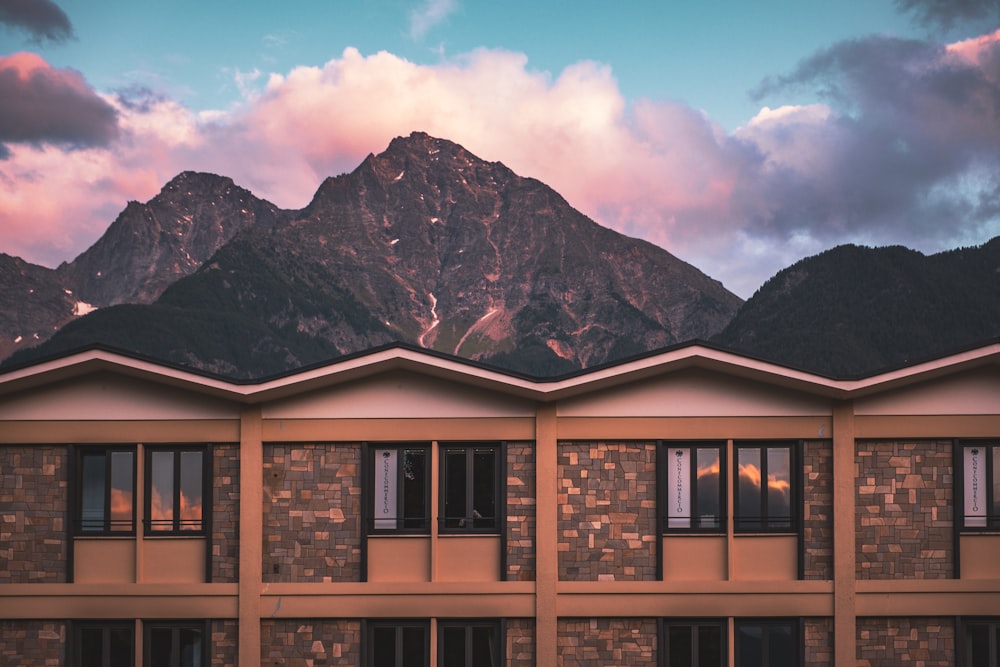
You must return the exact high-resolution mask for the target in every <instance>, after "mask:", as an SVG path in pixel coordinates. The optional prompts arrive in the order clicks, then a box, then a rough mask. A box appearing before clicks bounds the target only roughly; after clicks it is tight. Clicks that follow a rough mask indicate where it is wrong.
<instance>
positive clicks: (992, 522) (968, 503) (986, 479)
mask: <svg viewBox="0 0 1000 667" xmlns="http://www.w3.org/2000/svg"><path fill="white" fill-rule="evenodd" d="M958 451H959V453H960V457H961V459H960V460H959V461H958V462H956V466H957V467H959V468H960V469H961V470H962V476H961V482H960V483H961V485H962V496H963V503H962V506H963V508H964V510H963V512H962V518H961V523H960V525H961V527H962V528H973V529H975V528H985V529H993V530H996V529H1000V445H998V444H994V443H984V442H966V443H961V445H960V446H959V448H958Z"/></svg>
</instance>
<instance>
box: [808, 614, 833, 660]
mask: <svg viewBox="0 0 1000 667" xmlns="http://www.w3.org/2000/svg"><path fill="white" fill-rule="evenodd" d="M802 634H803V635H804V641H805V646H804V647H803V650H804V651H805V656H804V657H805V662H804V664H806V665H809V667H833V619H832V618H806V619H804V620H803V633H802Z"/></svg>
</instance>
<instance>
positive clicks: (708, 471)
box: [697, 449, 722, 528]
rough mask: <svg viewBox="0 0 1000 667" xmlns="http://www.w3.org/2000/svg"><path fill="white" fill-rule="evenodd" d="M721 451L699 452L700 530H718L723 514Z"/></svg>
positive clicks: (707, 450) (705, 450) (698, 522)
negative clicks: (720, 482) (720, 491)
mask: <svg viewBox="0 0 1000 667" xmlns="http://www.w3.org/2000/svg"><path fill="white" fill-rule="evenodd" d="M719 461H720V459H719V450H718V449H699V450H698V472H697V475H698V482H697V484H698V518H697V527H698V528H718V527H720V525H721V523H720V519H721V514H722V512H721V511H720V507H719V472H720V470H719Z"/></svg>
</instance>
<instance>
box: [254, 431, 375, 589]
mask: <svg viewBox="0 0 1000 667" xmlns="http://www.w3.org/2000/svg"><path fill="white" fill-rule="evenodd" d="M360 580H361V446H360V445H358V444H340V443H338V444H330V443H325V444H304V445H302V444H295V445H291V444H265V446H264V581H268V582H271V581H285V582H310V581H313V582H324V581H325V582H336V581H360Z"/></svg>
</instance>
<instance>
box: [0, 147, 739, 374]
mask: <svg viewBox="0 0 1000 667" xmlns="http://www.w3.org/2000/svg"><path fill="white" fill-rule="evenodd" d="M0 259H4V258H0ZM14 260H16V258H11V260H10V261H9V262H7V264H9V265H10V266H9V267H8V266H7V264H4V263H3V262H0V270H3V271H4V277H5V283H4V285H3V287H2V289H0V302H2V300H3V299H4V297H5V296H8V297H11V296H17V295H18V294H20V295H21V296H24V295H26V294H27V295H28V297H27V298H28V299H29V300H31V299H32V298H35V297H34V296H33V295H35V294H37V295H38V297H37V299H38V300H39V301H40V302H41V300H43V299H44V303H46V304H48V306H47V309H46V308H42V307H41V306H39V307H38V308H36V309H35V310H34V312H35V313H36V317H33V318H31V320H30V321H28V322H25V321H24V318H21V319H16V318H9V317H8V318H6V319H5V318H4V314H3V313H0V328H2V330H0V337H2V339H3V340H4V341H5V342H6V341H13V340H15V339H18V337H20V340H19V342H18V343H17V344H16V345H11V344H8V346H7V348H3V349H0V354H6V353H7V352H9V351H11V350H16V349H19V348H23V347H26V346H27V344H28V343H31V344H33V343H37V342H39V341H42V340H44V339H46V338H49V336H50V335H51V334H52V333H53V332H55V331H57V330H58V332H57V333H55V335H53V336H52V337H51V339H50V340H48V341H47V342H44V343H43V344H42V345H39V346H37V347H35V348H33V349H32V350H31V351H29V352H20V353H18V354H17V355H16V356H15V357H14V358H13V359H12V360H11V361H14V362H15V363H18V362H21V361H27V360H28V359H30V358H35V357H37V356H39V355H48V354H54V353H58V352H62V351H66V350H69V349H73V348H76V347H80V346H84V345H90V344H95V343H100V344H106V345H111V346H114V347H118V348H122V349H125V350H128V351H132V352H135V353H139V354H143V355H147V356H151V357H154V358H158V359H162V360H164V361H169V362H174V363H179V364H183V365H186V366H189V367H193V368H198V369H202V370H207V371H211V372H215V373H219V374H222V375H227V376H231V377H239V378H253V377H261V376H265V375H272V374H276V373H281V372H285V371H288V370H291V369H294V368H298V367H301V366H303V365H309V364H315V363H322V362H323V361H326V360H329V359H331V358H334V357H336V356H340V355H344V354H351V353H355V352H360V351H363V350H365V349H369V348H371V347H374V346H378V345H382V344H386V343H391V342H397V341H398V342H404V343H408V344H412V345H416V346H420V347H425V348H428V349H433V350H437V351H440V352H444V353H447V354H451V355H457V356H461V357H465V358H469V359H475V360H479V361H482V362H486V363H491V364H494V365H497V366H500V367H503V368H507V369H510V370H514V371H518V372H522V373H527V374H530V375H534V376H546V375H556V374H560V373H563V372H568V371H572V370H577V369H580V368H586V367H591V366H594V365H597V364H602V363H605V362H609V361H614V360H618V359H621V358H624V357H627V356H630V355H634V354H638V353H643V352H647V351H649V350H653V349H656V348H660V347H664V346H667V345H671V344H674V343H679V342H684V341H689V340H693V339H708V338H710V337H712V336H713V335H715V334H717V333H719V332H720V331H721V330H722V329H723V328H724V327H725V326H726V325H727V324H728V323H729V322H730V321H731V320H732V318H733V316H734V315H735V313H736V311H737V309H738V308H739V306H740V304H741V300H740V299H739V298H738V297H737V296H735V295H734V294H732V293H730V292H729V291H727V290H726V289H725V288H724V287H723V286H722V285H721V284H720V283H719V282H717V281H715V280H713V279H711V278H709V277H708V276H706V275H705V274H704V273H702V272H701V271H699V270H698V269H696V268H695V267H693V266H691V265H689V264H687V263H685V262H683V261H681V260H679V259H678V258H676V257H674V256H673V255H671V254H670V253H668V252H666V251H665V250H663V249H661V248H658V247H656V246H654V245H652V244H649V243H647V242H644V241H640V240H636V239H632V238H628V237H625V236H623V235H621V234H618V233H617V232H614V231H612V230H610V229H607V228H604V227H601V226H600V225H598V224H597V223H595V222H594V221H592V220H590V219H589V218H587V217H586V216H585V215H583V214H582V213H580V212H579V211H576V210H575V209H573V208H572V207H571V206H570V205H569V204H568V203H567V202H566V201H565V200H564V199H563V198H562V197H560V196H559V195H558V194H557V193H556V192H554V191H553V190H552V189H551V188H549V187H547V186H546V185H545V184H543V183H541V182H539V181H537V180H534V179H531V178H525V177H522V176H518V175H517V174H515V173H514V172H512V171H511V170H510V169H508V168H507V167H505V166H504V165H502V164H500V163H497V162H487V161H484V160H482V159H480V158H478V157H476V156H475V155H473V154H471V153H470V152H468V151H467V150H465V149H464V148H462V147H461V146H459V145H457V144H455V143H452V142H450V141H447V140H444V139H438V138H434V137H430V136H428V135H426V134H422V133H414V134H411V135H410V136H409V137H405V138H397V139H395V140H393V141H392V142H391V143H390V145H389V147H388V148H387V149H386V150H385V152H383V153H381V154H379V155H369V156H368V157H367V158H366V159H365V160H364V161H363V162H362V164H361V165H360V166H359V167H358V168H357V169H355V170H354V171H353V172H351V173H349V174H343V175H340V176H337V177H333V178H329V179H327V180H326V181H325V182H323V183H322V184H321V186H320V187H319V189H318V191H317V192H316V194H315V196H314V198H313V200H312V201H311V202H310V203H309V205H308V206H306V208H304V209H302V210H298V211H287V210H281V209H278V208H277V207H275V206H274V205H272V204H270V203H269V202H266V201H264V200H261V199H258V198H256V197H255V196H253V195H252V194H251V193H250V192H248V191H246V190H244V189H242V188H240V187H238V186H236V185H235V184H234V183H233V182H232V181H231V180H229V179H227V178H223V177H220V176H215V175H211V174H196V173H184V174H181V175H180V176H178V177H177V178H175V179H174V180H172V181H171V182H170V183H168V184H167V186H165V187H164V189H163V190H162V191H161V192H160V194H158V195H157V196H156V197H154V198H153V199H152V200H151V201H149V202H148V203H146V204H140V203H136V202H132V203H130V204H129V205H128V206H127V207H126V209H125V210H124V211H123V212H122V213H121V214H120V215H119V217H118V219H117V220H115V222H114V223H113V224H112V225H111V227H110V228H109V229H108V232H107V233H106V234H105V235H104V236H103V237H102V238H101V239H100V240H99V241H98V242H97V243H95V244H94V246H93V247H91V248H90V249H88V250H87V251H86V252H84V253H83V254H82V255H80V257H78V258H77V259H76V260H74V261H73V262H72V263H70V264H65V265H62V266H60V267H59V268H58V269H55V270H49V269H43V268H42V267H32V265H28V264H26V263H23V262H21V263H20V264H17V262H15V261H14ZM18 261H19V260H18ZM15 264H16V266H15ZM8 275H12V276H15V277H13V278H11V279H10V282H9V283H7V282H6V277H7V276H8ZM17 276H24V278H23V279H22V278H21V277H17ZM29 280H30V281H34V282H33V283H32V284H34V286H35V287H34V289H35V291H34V292H30V293H29V292H28V291H27V285H28V281H29ZM8 290H9V292H8ZM81 304H82V305H81ZM91 309H96V310H95V311H94V312H91V313H90V314H87V315H86V316H84V317H80V316H79V315H80V314H81V313H82V312H84V311H87V312H89V311H90V310H91ZM64 325H65V326H64ZM29 329H34V330H29Z"/></svg>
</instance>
